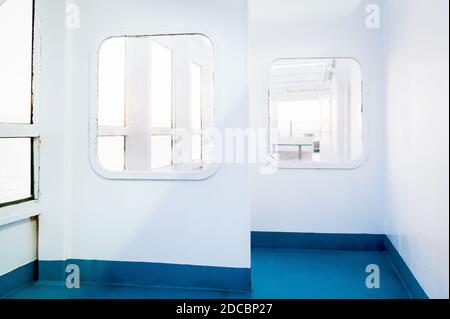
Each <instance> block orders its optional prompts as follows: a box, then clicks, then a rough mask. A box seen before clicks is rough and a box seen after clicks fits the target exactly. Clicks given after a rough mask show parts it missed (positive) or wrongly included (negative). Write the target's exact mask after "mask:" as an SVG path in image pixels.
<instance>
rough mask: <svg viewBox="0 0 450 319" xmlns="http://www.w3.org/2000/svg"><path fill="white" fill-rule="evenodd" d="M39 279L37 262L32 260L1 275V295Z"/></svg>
mask: <svg viewBox="0 0 450 319" xmlns="http://www.w3.org/2000/svg"><path fill="white" fill-rule="evenodd" d="M34 280H37V262H31V263H29V264H27V265H25V266H22V267H20V268H18V269H16V270H14V271H12V272H10V273H7V274H6V275H3V276H0V297H3V296H5V295H7V294H8V293H10V292H12V291H14V290H16V289H19V288H21V287H23V286H25V285H26V284H28V283H30V282H32V281H34Z"/></svg>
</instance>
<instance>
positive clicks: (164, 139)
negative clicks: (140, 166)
mask: <svg viewBox="0 0 450 319" xmlns="http://www.w3.org/2000/svg"><path fill="white" fill-rule="evenodd" d="M151 143H152V149H154V150H156V151H155V152H152V155H151V156H152V157H151V163H152V169H159V168H166V167H169V166H171V165H172V137H171V136H170V135H169V136H152V140H151Z"/></svg>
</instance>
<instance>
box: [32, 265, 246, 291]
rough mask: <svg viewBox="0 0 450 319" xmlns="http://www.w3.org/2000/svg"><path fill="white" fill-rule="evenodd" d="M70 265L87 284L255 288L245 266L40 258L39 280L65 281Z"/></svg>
mask: <svg viewBox="0 0 450 319" xmlns="http://www.w3.org/2000/svg"><path fill="white" fill-rule="evenodd" d="M69 264H75V265H77V266H79V267H80V275H81V276H80V277H81V282H86V283H97V284H114V285H133V286H142V287H146V286H160V287H177V288H200V289H209V290H226V291H250V288H251V271H250V269H245V268H225V267H208V266H190V265H175V264H161V263H139V262H117V261H98V260H68V261H40V262H39V280H41V281H64V280H65V276H66V273H65V267H66V265H69Z"/></svg>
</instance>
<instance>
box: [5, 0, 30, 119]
mask: <svg viewBox="0 0 450 319" xmlns="http://www.w3.org/2000/svg"><path fill="white" fill-rule="evenodd" d="M32 17H33V1H32V0H8V1H6V2H5V3H3V4H2V5H1V7H0V41H1V42H0V43H1V45H0V97H1V100H0V123H27V124H29V123H31V75H32V71H31V66H32V57H31V55H32V37H33V36H32V32H33V25H32V23H33V19H32Z"/></svg>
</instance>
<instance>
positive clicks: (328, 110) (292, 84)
mask: <svg viewBox="0 0 450 319" xmlns="http://www.w3.org/2000/svg"><path fill="white" fill-rule="evenodd" d="M269 115H270V120H269V122H270V127H269V130H270V134H269V135H270V138H269V149H270V155H271V161H272V163H273V164H275V165H276V166H278V167H280V168H354V167H357V166H359V165H360V164H361V163H362V161H363V160H364V157H365V156H364V127H363V123H364V121H363V105H362V78H361V67H360V64H359V63H358V62H356V61H355V60H354V59H351V58H323V59H280V60H277V61H275V62H274V63H273V64H272V67H271V69H270V98H269Z"/></svg>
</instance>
